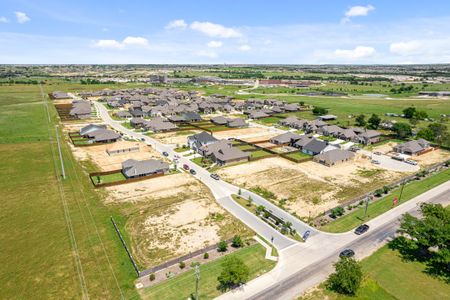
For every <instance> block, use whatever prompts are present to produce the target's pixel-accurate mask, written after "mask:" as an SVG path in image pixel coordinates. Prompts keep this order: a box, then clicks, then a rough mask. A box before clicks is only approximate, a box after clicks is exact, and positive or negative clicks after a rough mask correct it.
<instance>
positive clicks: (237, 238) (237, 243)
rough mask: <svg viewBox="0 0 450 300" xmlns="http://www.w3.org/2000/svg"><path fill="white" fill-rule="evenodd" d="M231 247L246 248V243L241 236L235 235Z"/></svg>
mask: <svg viewBox="0 0 450 300" xmlns="http://www.w3.org/2000/svg"><path fill="white" fill-rule="evenodd" d="M231 246H233V247H234V248H241V247H242V246H244V242H243V241H242V239H241V237H240V236H239V235H235V236H234V237H233V241H232V242H231Z"/></svg>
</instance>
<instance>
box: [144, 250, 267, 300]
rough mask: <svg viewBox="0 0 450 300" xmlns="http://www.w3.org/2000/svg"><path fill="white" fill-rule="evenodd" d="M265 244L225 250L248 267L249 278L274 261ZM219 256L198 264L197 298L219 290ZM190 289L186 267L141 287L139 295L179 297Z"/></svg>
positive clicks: (192, 283) (184, 296) (190, 277)
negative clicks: (152, 283) (177, 272)
mask: <svg viewBox="0 0 450 300" xmlns="http://www.w3.org/2000/svg"><path fill="white" fill-rule="evenodd" d="M265 251H266V250H265V248H264V247H262V246H261V245H260V244H255V245H252V246H249V247H246V248H244V249H241V250H238V251H236V252H233V253H231V254H229V255H230V256H235V257H238V258H239V259H241V260H242V261H243V262H245V264H246V265H247V266H248V267H249V269H250V279H253V278H256V277H258V276H260V275H262V274H263V273H265V272H267V271H269V270H271V269H272V268H273V267H274V266H275V262H274V261H271V260H267V259H265V258H264V256H265ZM223 260H224V257H221V258H219V259H217V260H215V261H213V262H210V263H207V264H203V265H200V282H199V299H202V300H206V299H213V298H215V297H217V296H219V295H220V294H221V292H220V290H218V289H217V286H218V284H219V282H218V281H217V277H218V276H219V275H220V272H221V271H222V266H221V264H222V262H223ZM191 293H195V274H194V271H193V270H190V271H188V272H186V273H184V274H181V275H180V276H177V277H174V278H171V279H169V280H167V281H165V282H163V283H160V284H158V285H155V286H154V287H150V288H147V289H144V290H142V291H141V296H142V298H143V299H149V300H150V299H164V300H179V299H187V298H188V297H189V295H190V294H191Z"/></svg>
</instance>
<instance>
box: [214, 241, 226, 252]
mask: <svg viewBox="0 0 450 300" xmlns="http://www.w3.org/2000/svg"><path fill="white" fill-rule="evenodd" d="M227 249H228V244H227V242H225V241H220V243H219V245H217V251H219V252H225V251H227Z"/></svg>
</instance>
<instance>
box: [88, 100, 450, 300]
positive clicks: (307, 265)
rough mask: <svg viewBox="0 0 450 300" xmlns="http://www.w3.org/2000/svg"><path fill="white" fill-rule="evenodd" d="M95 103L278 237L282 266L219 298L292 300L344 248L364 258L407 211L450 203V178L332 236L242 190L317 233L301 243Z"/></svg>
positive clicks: (238, 213)
mask: <svg viewBox="0 0 450 300" xmlns="http://www.w3.org/2000/svg"><path fill="white" fill-rule="evenodd" d="M95 106H96V108H97V110H98V112H99V115H100V117H101V118H102V119H103V120H104V122H105V123H107V124H108V125H110V126H111V127H112V128H114V129H115V130H117V131H119V132H122V133H124V134H125V135H128V136H130V137H133V138H136V139H139V140H142V139H143V140H144V141H145V142H146V143H147V144H148V145H151V146H152V147H153V148H154V149H156V150H157V151H158V152H163V151H166V152H167V153H168V154H169V159H171V160H173V159H174V158H176V159H178V163H179V165H183V164H187V165H188V166H189V167H190V168H192V169H194V170H195V171H196V172H197V174H196V176H195V177H197V178H198V179H199V180H200V181H201V182H203V183H204V184H205V185H206V186H207V187H208V188H209V189H210V190H211V192H212V193H213V195H214V197H215V199H216V200H217V201H218V202H219V203H220V205H222V206H223V207H224V208H225V209H227V210H228V211H229V212H230V213H231V214H233V215H234V216H235V217H237V218H239V219H240V220H241V221H242V222H243V223H245V224H246V225H247V226H249V227H250V228H252V229H253V230H254V231H255V232H256V233H258V234H259V235H261V236H262V237H264V238H265V239H266V240H268V241H270V240H271V239H272V237H273V244H274V246H275V247H276V248H277V249H278V252H279V261H278V264H277V266H276V267H275V268H274V269H273V270H272V271H270V272H268V273H266V274H264V275H262V276H260V277H258V278H256V279H254V280H252V281H251V282H249V283H248V284H246V285H245V286H244V287H243V288H240V289H236V290H233V291H232V292H228V293H226V294H223V295H222V296H220V297H218V299H292V298H294V297H295V296H296V295H298V294H300V293H302V292H304V291H305V290H307V289H308V288H310V287H312V286H314V285H316V284H317V283H319V282H321V281H323V280H324V279H325V278H326V277H327V276H328V274H329V273H330V272H332V263H333V262H334V261H336V260H337V259H338V254H339V252H340V251H342V250H343V249H344V248H353V249H354V250H355V252H356V253H357V257H358V258H362V257H365V256H367V255H370V254H371V253H372V252H374V251H375V250H376V249H378V248H379V247H381V246H382V245H383V244H384V243H385V242H386V241H387V240H388V239H389V238H390V237H392V236H393V234H394V233H395V230H396V228H397V225H398V219H399V217H400V216H401V215H403V214H404V213H406V212H414V211H417V204H418V203H420V202H425V201H426V202H440V203H448V202H449V201H450V200H449V199H450V182H446V183H445V184H442V185H440V186H438V187H436V188H434V189H432V190H429V191H427V192H425V193H423V194H422V195H420V196H418V197H416V198H414V199H411V200H410V201H408V202H406V203H404V204H401V205H399V206H397V207H396V208H393V209H392V210H390V211H388V212H387V213H385V214H383V215H381V216H379V217H377V218H375V219H373V220H371V221H369V222H367V224H368V225H369V226H370V230H369V231H368V232H367V233H366V234H363V235H362V236H357V235H355V234H354V233H353V232H347V233H341V234H330V233H325V232H321V231H318V230H317V229H314V228H311V227H310V226H309V225H307V224H305V223H304V222H302V221H300V220H299V219H297V218H295V217H293V216H291V215H290V214H289V213H287V212H285V211H283V210H281V209H280V208H278V207H277V206H275V205H273V204H272V203H270V202H269V201H268V200H265V199H264V198H262V197H260V196H258V195H256V194H254V193H251V192H249V191H246V190H242V195H243V196H244V197H248V196H250V195H251V197H252V199H253V202H254V203H255V204H258V205H264V206H265V207H266V208H268V209H269V210H271V211H272V212H273V213H274V214H276V215H277V216H279V217H282V218H283V219H284V220H287V221H290V222H292V224H293V227H294V228H295V229H296V230H297V231H298V232H299V233H300V234H303V233H304V232H305V231H306V230H310V232H311V235H310V237H309V238H308V240H307V241H306V242H305V243H298V242H296V241H294V240H291V239H289V238H288V237H286V236H284V235H282V234H281V233H279V232H278V231H276V230H275V229H273V228H272V227H270V226H269V225H268V224H266V223H265V222H263V221H262V220H260V219H259V218H258V217H256V216H255V215H253V214H252V213H250V212H248V211H247V210H246V209H245V208H243V207H241V206H240V205H239V204H237V203H236V202H234V201H233V200H232V199H231V196H230V195H232V194H237V192H238V189H239V188H238V187H236V186H234V185H231V184H229V183H226V182H224V181H222V180H214V179H212V178H211V177H210V173H209V172H208V171H206V170H205V169H203V168H201V167H199V166H198V165H196V164H194V163H193V162H191V161H190V160H188V159H186V158H185V157H182V156H179V155H178V154H177V153H176V152H174V151H173V150H172V148H171V147H170V146H168V145H165V144H162V143H160V142H158V141H156V140H154V139H152V138H150V137H148V136H146V135H143V134H141V133H137V132H134V131H132V130H129V129H126V128H125V127H123V126H122V125H121V124H120V123H119V122H117V121H114V120H112V118H111V117H110V116H109V114H108V111H107V109H106V108H105V107H104V106H103V105H102V104H101V103H98V102H95Z"/></svg>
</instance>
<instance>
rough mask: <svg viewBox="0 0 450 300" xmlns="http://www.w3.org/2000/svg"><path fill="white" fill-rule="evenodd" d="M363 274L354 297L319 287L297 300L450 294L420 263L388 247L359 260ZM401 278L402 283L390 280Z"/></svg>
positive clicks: (412, 299) (409, 299)
mask: <svg viewBox="0 0 450 300" xmlns="http://www.w3.org/2000/svg"><path fill="white" fill-rule="evenodd" d="M361 263H362V268H363V273H364V274H365V275H366V276H365V279H364V281H363V283H362V286H361V288H360V289H359V291H358V292H357V294H356V295H355V296H354V297H349V296H343V295H339V294H337V293H334V292H331V291H329V290H326V289H325V288H324V285H323V284H322V285H320V286H319V288H318V289H316V290H314V291H312V292H311V293H309V294H308V295H306V296H304V297H301V298H299V299H297V300H319V299H329V300H350V299H355V300H363V299H364V300H365V299H380V300H390V299H399V300H420V299H430V300H440V299H445V298H446V297H447V295H448V294H449V293H450V286H449V285H448V284H447V283H445V282H444V281H443V280H440V279H438V278H434V277H432V276H430V275H428V274H426V270H425V268H426V267H425V266H424V265H423V264H421V263H420V262H416V261H414V262H412V261H404V260H403V259H402V257H401V256H400V254H399V252H398V251H396V250H391V249H390V248H389V246H388V245H386V246H384V247H382V248H381V249H379V250H378V251H376V252H375V253H374V254H372V255H371V256H369V257H368V258H366V259H364V260H362V262H361ZM392 278H401V280H392Z"/></svg>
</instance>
